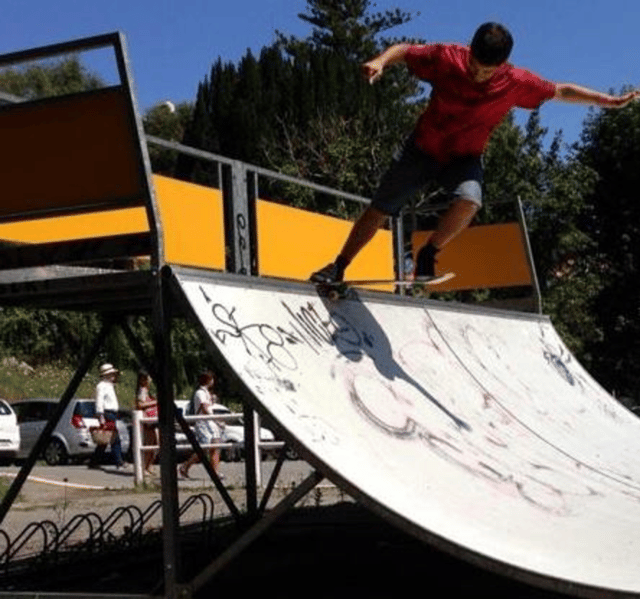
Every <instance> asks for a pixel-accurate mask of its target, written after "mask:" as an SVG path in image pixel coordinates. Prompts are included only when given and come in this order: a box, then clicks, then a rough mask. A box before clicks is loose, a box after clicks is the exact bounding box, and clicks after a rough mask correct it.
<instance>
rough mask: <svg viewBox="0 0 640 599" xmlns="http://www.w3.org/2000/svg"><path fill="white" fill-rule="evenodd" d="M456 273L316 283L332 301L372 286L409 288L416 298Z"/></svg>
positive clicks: (451, 277) (320, 290)
mask: <svg viewBox="0 0 640 599" xmlns="http://www.w3.org/2000/svg"><path fill="white" fill-rule="evenodd" d="M455 276H456V275H455V273H453V272H447V273H445V274H442V275H437V276H435V277H415V278H414V279H400V280H398V279H360V280H357V279H355V280H350V281H340V282H339V283H314V285H315V286H316V288H317V289H318V291H319V292H320V293H322V294H323V295H326V296H327V297H328V298H329V299H330V300H337V299H344V298H346V297H347V296H348V295H349V291H350V290H351V288H352V287H369V286H372V285H396V286H397V287H409V288H410V289H411V291H412V295H413V296H414V297H419V296H420V295H422V294H423V293H424V289H425V288H426V287H435V286H437V285H440V284H442V283H446V282H447V281H450V280H451V279H453V277H455Z"/></svg>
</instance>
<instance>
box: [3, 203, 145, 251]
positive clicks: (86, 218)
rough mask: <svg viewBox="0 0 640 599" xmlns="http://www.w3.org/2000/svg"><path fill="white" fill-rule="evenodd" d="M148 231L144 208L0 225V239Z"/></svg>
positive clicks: (70, 237) (31, 239) (49, 238)
mask: <svg viewBox="0 0 640 599" xmlns="http://www.w3.org/2000/svg"><path fill="white" fill-rule="evenodd" d="M148 230H149V227H148V226H147V215H146V212H145V209H144V208H124V209H121V210H109V211H106V212H90V213H87V214H78V215H75V216H59V217H53V218H40V219H36V220H27V221H20V222H15V223H3V224H0V239H2V240H7V241H15V242H22V243H47V242H53V241H72V240H74V239H87V238H90V237H105V236H108V235H120V234H127V233H144V232H146V231H148Z"/></svg>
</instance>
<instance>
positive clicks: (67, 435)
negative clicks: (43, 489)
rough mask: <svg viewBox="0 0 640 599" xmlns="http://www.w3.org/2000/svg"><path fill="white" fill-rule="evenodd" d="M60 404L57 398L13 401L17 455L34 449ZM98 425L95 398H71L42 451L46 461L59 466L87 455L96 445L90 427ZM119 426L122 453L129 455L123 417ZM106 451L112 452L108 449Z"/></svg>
mask: <svg viewBox="0 0 640 599" xmlns="http://www.w3.org/2000/svg"><path fill="white" fill-rule="evenodd" d="M57 404H58V400H57V399H24V400H21V401H17V402H15V403H14V404H13V409H14V411H15V412H16V415H17V419H18V426H19V427H20V449H19V451H18V453H17V455H16V457H17V458H26V457H27V456H28V455H29V454H30V453H31V450H32V449H33V447H34V445H35V444H36V442H37V440H38V438H39V437H40V433H41V432H42V430H43V429H44V427H45V425H46V424H47V421H48V420H49V417H50V416H51V414H52V413H53V411H54V410H55V409H56V406H57ZM98 425H99V421H98V418H97V416H96V402H95V400H93V399H76V398H74V399H72V400H71V401H70V402H69V405H68V406H67V407H66V409H65V411H64V413H63V414H62V417H61V418H60V420H59V421H58V424H57V425H56V428H55V429H54V430H53V432H52V433H51V438H50V439H49V441H48V443H47V445H46V446H45V448H44V451H43V452H42V457H43V458H44V460H45V462H46V463H47V464H49V465H50V466H56V465H58V464H66V463H67V462H68V461H69V460H70V459H73V460H81V459H84V458H88V457H89V456H90V455H91V454H92V453H93V451H94V450H95V448H96V446H95V443H94V442H93V439H92V438H91V433H90V432H89V428H90V427H94V426H98ZM117 426H118V433H119V434H120V441H121V444H122V453H123V455H127V453H128V452H129V445H130V441H129V440H130V437H129V427H128V426H127V423H126V422H123V421H122V420H118V423H117ZM106 455H107V456H108V455H109V451H107V454H106Z"/></svg>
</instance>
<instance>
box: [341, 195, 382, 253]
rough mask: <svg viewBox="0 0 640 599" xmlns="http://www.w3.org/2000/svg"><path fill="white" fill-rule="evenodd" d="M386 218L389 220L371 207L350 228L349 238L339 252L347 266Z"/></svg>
mask: <svg viewBox="0 0 640 599" xmlns="http://www.w3.org/2000/svg"><path fill="white" fill-rule="evenodd" d="M387 218H389V217H388V215H387V214H385V213H384V212H382V211H381V210H378V209H377V208H374V207H373V206H368V207H367V208H366V210H365V211H364V212H363V213H362V214H361V215H360V217H359V218H358V220H357V221H356V222H355V223H354V225H353V227H352V228H351V232H350V233H349V237H347V240H346V241H345V243H344V246H343V247H342V251H341V252H340V256H342V257H343V258H344V259H345V260H346V261H347V264H349V263H350V262H351V261H352V260H353V259H354V258H355V257H356V256H357V255H358V253H359V252H360V250H361V249H362V248H363V247H364V246H365V245H367V243H369V242H370V241H371V240H372V239H373V236H374V235H375V234H376V232H377V231H378V229H379V228H380V227H381V226H382V224H383V223H384V221H385V220H386V219H387Z"/></svg>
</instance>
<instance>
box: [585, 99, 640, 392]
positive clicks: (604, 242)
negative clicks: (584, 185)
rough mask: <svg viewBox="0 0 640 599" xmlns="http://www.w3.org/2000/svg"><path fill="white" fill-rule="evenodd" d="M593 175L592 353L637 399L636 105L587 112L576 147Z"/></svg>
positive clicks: (605, 377) (639, 118) (639, 209)
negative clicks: (596, 280) (597, 288)
mask: <svg viewBox="0 0 640 599" xmlns="http://www.w3.org/2000/svg"><path fill="white" fill-rule="evenodd" d="M579 156H580V159H581V161H582V162H583V163H584V164H586V165H588V166H589V167H590V168H592V169H593V170H594V171H595V172H597V174H598V178H597V182H596V184H595V186H594V189H593V191H592V193H590V194H589V195H588V196H587V202H588V203H589V206H590V208H591V212H590V214H589V217H590V218H589V221H588V223H587V224H588V227H589V230H590V231H591V233H592V235H593V237H594V239H595V240H596V242H597V253H598V268H599V269H600V271H601V273H602V277H603V279H604V286H603V289H602V290H601V292H600V293H599V295H598V297H597V301H596V305H595V315H596V317H597V319H598V322H599V323H600V326H601V328H602V331H603V335H602V338H601V340H600V342H599V343H594V344H593V346H592V352H593V354H594V355H595V356H597V361H596V363H595V372H596V375H597V376H598V378H599V379H600V380H601V381H602V382H603V383H604V384H605V385H606V386H607V387H608V388H610V389H614V390H616V391H617V392H618V393H620V394H622V395H628V396H631V397H634V398H636V400H638V399H640V397H639V396H640V373H639V371H638V363H640V277H639V275H640V272H639V270H640V204H639V203H638V197H637V196H638V189H640V171H639V170H638V167H637V165H638V162H639V161H640V104H638V103H637V102H636V103H633V104H631V105H629V106H627V107H626V108H624V109H622V110H610V111H601V112H599V113H594V114H592V116H591V118H590V119H589V121H588V123H587V124H586V126H585V129H584V132H583V136H582V140H581V143H580V146H579Z"/></svg>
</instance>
